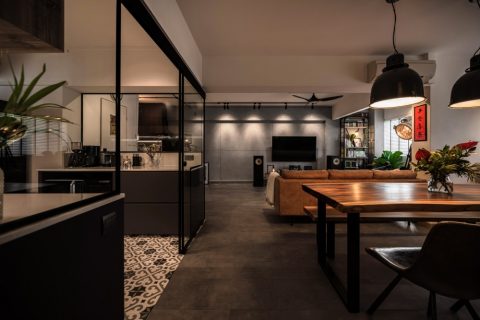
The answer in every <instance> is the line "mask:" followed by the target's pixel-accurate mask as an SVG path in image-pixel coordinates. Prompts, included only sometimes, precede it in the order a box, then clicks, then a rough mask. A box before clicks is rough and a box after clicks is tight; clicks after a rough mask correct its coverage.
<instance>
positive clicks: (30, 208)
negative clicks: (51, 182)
mask: <svg viewBox="0 0 480 320" xmlns="http://www.w3.org/2000/svg"><path fill="white" fill-rule="evenodd" d="M97 195H99V193H88V194H87V193H85V194H81V193H76V194H72V193H22V194H8V193H7V194H4V195H3V217H1V216H0V221H2V222H6V223H8V221H13V220H16V219H20V218H25V217H28V216H33V215H35V214H39V213H41V212H44V211H47V210H51V209H55V208H58V207H60V206H64V205H67V204H72V203H75V202H77V201H80V200H85V199H89V198H92V197H95V196H97ZM124 197H125V195H124V194H119V195H114V196H111V197H109V198H106V199H102V200H99V201H96V202H94V203H91V204H87V205H85V206H82V207H80V208H77V209H73V210H70V211H67V212H64V213H61V214H58V215H55V216H52V217H49V218H46V219H43V220H40V221H38V222H34V223H31V224H28V225H25V226H23V227H20V228H18V229H14V230H12V231H8V232H4V233H1V234H0V244H3V243H6V242H9V241H12V240H14V239H17V238H19V237H22V236H25V235H27V234H30V233H32V232H35V231H38V230H41V229H44V228H47V227H49V226H51V225H54V224H56V223H59V222H62V221H65V220H67V219H70V218H73V217H75V216H78V215H80V214H83V213H85V212H88V211H91V210H94V209H96V208H99V207H101V206H104V205H107V204H109V203H112V202H114V201H118V200H121V199H123V198H124Z"/></svg>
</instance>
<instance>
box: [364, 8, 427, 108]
mask: <svg viewBox="0 0 480 320" xmlns="http://www.w3.org/2000/svg"><path fill="white" fill-rule="evenodd" d="M386 1H387V3H390V4H391V5H392V8H393V15H394V18H395V20H394V24H393V36H392V43H393V49H394V50H395V53H394V54H392V55H391V56H389V57H388V58H387V66H386V67H385V68H384V69H383V70H382V71H383V73H382V74H381V75H379V76H378V77H377V79H375V82H374V83H373V86H372V91H371V93H370V107H372V108H379V109H387V108H395V107H402V106H407V105H412V104H416V103H420V102H422V101H425V95H424V93H423V81H422V78H421V77H420V75H419V74H418V73H417V72H416V71H414V70H412V69H410V68H409V67H408V64H407V63H405V59H404V56H403V54H401V53H399V52H398V50H397V46H396V44H395V33H396V27H397V12H396V11H395V2H397V1H398V0H386Z"/></svg>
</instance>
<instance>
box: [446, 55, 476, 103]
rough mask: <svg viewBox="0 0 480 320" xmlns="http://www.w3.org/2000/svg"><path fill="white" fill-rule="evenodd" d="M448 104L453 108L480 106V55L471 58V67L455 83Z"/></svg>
mask: <svg viewBox="0 0 480 320" xmlns="http://www.w3.org/2000/svg"><path fill="white" fill-rule="evenodd" d="M479 50H480V48H479ZM448 106H449V107H450V108H452V109H460V108H478V107H480V55H475V56H473V57H472V58H471V59H470V68H468V69H467V70H465V74H464V75H463V76H461V77H460V78H459V79H458V80H457V82H455V84H454V85H453V88H452V94H451V95H450V104H449V105H448Z"/></svg>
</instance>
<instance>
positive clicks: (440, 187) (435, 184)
mask: <svg viewBox="0 0 480 320" xmlns="http://www.w3.org/2000/svg"><path fill="white" fill-rule="evenodd" d="M427 190H428V191H429V192H440V193H452V192H453V182H452V180H451V179H450V177H449V176H446V177H441V178H434V177H430V179H428V182H427Z"/></svg>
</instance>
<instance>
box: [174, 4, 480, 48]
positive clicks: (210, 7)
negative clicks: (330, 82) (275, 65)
mask: <svg viewBox="0 0 480 320" xmlns="http://www.w3.org/2000/svg"><path fill="white" fill-rule="evenodd" d="M177 3H178V5H179V7H180V9H181V10H182V12H183V15H184V16H185V19H186V21H187V23H188V25H189V27H190V30H191V32H192V34H193V36H194V38H195V40H196V42H197V44H198V46H199V47H200V50H201V52H202V54H203V55H204V56H220V55H226V56H229V55H232V56H233V55H238V56H240V55H244V56H247V55H254V56H258V55H345V56H347V55H385V54H389V53H391V52H392V46H391V32H392V26H393V13H392V9H391V6H390V5H389V4H387V3H386V2H385V1H383V0H335V1H332V0H295V1H293V0H237V1H234V0H201V1H198V0H177ZM396 8H397V15H398V24H397V47H398V48H399V50H400V51H401V52H403V53H405V54H411V55H418V54H423V53H426V52H429V51H431V50H434V49H436V48H439V47H442V46H445V45H448V44H449V43H451V42H452V41H454V40H462V39H472V38H473V39H477V38H478V37H477V34H478V30H479V29H480V9H479V8H478V7H477V6H476V4H473V3H470V2H469V1H468V0H421V1H419V0H401V1H399V2H397V4H396Z"/></svg>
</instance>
